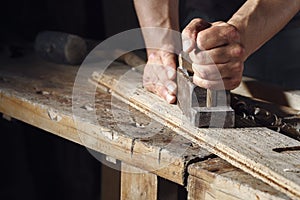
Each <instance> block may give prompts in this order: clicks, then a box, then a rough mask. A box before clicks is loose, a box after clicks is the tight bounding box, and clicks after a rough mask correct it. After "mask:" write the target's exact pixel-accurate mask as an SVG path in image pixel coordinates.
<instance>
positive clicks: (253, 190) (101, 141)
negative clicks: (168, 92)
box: [0, 56, 300, 200]
mask: <svg viewBox="0 0 300 200" xmlns="http://www.w3.org/2000/svg"><path fill="white" fill-rule="evenodd" d="M0 61H1V62H0V64H1V68H0V112H1V113H4V114H5V115H6V116H10V117H11V118H16V119H19V120H21V121H23V122H26V123H28V124H31V125H33V126H35V127H38V128H40V129H44V130H46V131H48V132H50V133H53V134H55V135H58V136H60V137H63V138H65V139H67V140H70V141H73V142H76V143H79V144H81V145H83V146H86V147H88V148H90V149H93V150H96V151H98V152H100V153H102V154H105V155H107V156H104V157H106V160H108V161H110V162H112V165H114V164H113V163H119V161H122V163H123V165H122V166H123V169H124V168H127V169H128V168H134V167H137V168H139V169H141V170H144V171H143V172H145V173H143V174H146V175H145V179H143V176H135V175H134V174H133V175H132V174H128V173H127V174H125V173H123V174H122V176H123V180H124V181H123V183H122V184H123V187H124V188H123V189H122V190H123V191H124V194H123V197H124V198H126V194H130V193H131V192H134V194H135V196H138V195H142V197H144V194H143V193H140V192H141V190H143V188H145V187H147V189H148V190H149V192H148V193H147V194H145V195H146V196H147V197H148V196H151V197H155V195H156V193H157V185H156V183H157V177H156V175H157V176H160V177H162V178H165V179H167V180H169V181H172V182H175V183H178V184H180V185H183V186H187V188H188V192H189V194H188V198H190V199H199V198H198V197H200V196H201V195H202V196H201V197H203V195H204V197H205V199H213V198H215V199H218V197H220V198H221V197H226V199H240V200H242V199H249V198H247V197H251V198H252V197H254V196H255V198H257V199H261V200H262V199H265V200H266V199H275V200H280V199H289V198H288V197H287V196H285V195H284V194H282V193H281V192H279V191H277V190H275V189H274V188H272V187H269V186H268V185H266V184H263V183H262V182H261V181H260V180H258V179H256V178H254V177H252V176H251V175H249V174H247V173H245V172H244V171H241V170H239V169H238V168H235V167H233V166H232V165H231V164H229V163H227V162H226V161H224V160H221V159H220V158H216V156H215V155H213V154H211V153H209V152H207V151H206V150H205V149H203V148H201V147H199V145H197V143H199V144H201V145H203V146H205V147H206V148H208V149H210V150H211V151H212V152H215V153H218V155H220V156H222V157H223V158H225V159H226V160H228V161H230V162H231V163H233V164H235V165H236V166H238V167H240V168H243V169H244V170H246V171H248V172H251V174H253V175H255V176H256V177H260V178H261V179H263V180H264V181H266V182H268V183H271V185H273V186H275V187H276V188H278V189H280V190H281V191H283V192H285V193H286V194H288V195H289V196H291V197H292V198H294V199H297V197H298V196H299V195H298V192H299V190H298V188H299V173H297V170H298V169H299V168H300V165H299V164H300V163H299V151H296V150H294V149H297V148H296V147H297V146H299V143H297V142H295V141H293V140H290V139H289V138H287V137H285V136H282V135H280V134H279V133H274V132H273V131H270V130H267V129H264V128H260V129H258V128H253V129H238V130H236V129H228V130H223V129H196V128H193V127H191V126H190V125H189V124H188V122H187V121H186V120H185V119H184V118H183V117H182V113H181V111H180V110H179V109H178V107H177V106H176V105H168V104H166V103H165V102H164V101H162V100H161V99H159V98H157V97H156V96H155V95H153V94H151V93H149V92H146V91H144V90H143V89H142V88H141V76H140V75H138V76H136V75H135V74H133V75H134V76H132V77H131V78H129V79H128V77H123V79H122V80H123V81H122V83H125V84H124V86H123V87H119V86H117V85H118V83H120V81H119V75H122V74H124V73H127V72H128V69H130V68H128V67H127V66H123V65H120V64H119V65H116V66H114V71H113V72H111V74H106V76H99V74H97V73H95V76H94V77H93V80H91V81H92V82H93V83H94V84H95V85H97V86H100V84H99V83H101V86H102V88H106V91H110V92H112V94H114V95H115V96H117V97H118V98H120V99H122V100H123V101H124V102H125V103H122V102H121V101H115V102H114V103H113V104H112V100H113V98H115V97H112V96H111V94H110V93H106V92H101V91H100V90H96V92H95V94H94V95H95V105H94V106H92V105H90V104H82V105H81V104H80V105H78V109H79V111H80V113H81V115H80V116H78V118H76V121H75V118H74V116H73V114H74V113H73V111H72V91H73V86H74V80H75V77H76V73H77V71H78V67H75V66H66V65H57V64H52V63H47V62H43V61H41V60H38V59H36V58H35V57H34V56H28V57H26V56H25V57H23V58H20V59H17V60H13V59H0ZM95 70H96V69H95ZM136 71H138V70H136ZM130 72H131V71H130V70H129V73H130ZM124 80H125V81H124ZM130 80H134V81H137V82H138V88H137V90H136V82H129V81H130ZM87 81H88V80H86V82H87ZM87 83H88V82H87ZM88 84H90V83H88ZM80 89H81V91H83V92H86V91H85V88H84V87H83V86H82V88H80ZM129 89H130V92H131V93H129V91H128V90H129ZM73 100H74V99H73ZM145 102H146V103H145ZM128 104H130V105H132V106H133V107H130V106H128ZM135 108H138V109H139V110H141V111H142V112H139V111H137V109H135ZM113 109H114V110H115V111H117V112H119V113H120V114H126V116H129V117H124V116H123V117H122V116H120V117H119V119H118V120H119V121H116V116H114V115H113V113H112V112H113V111H112V110H113ZM91 112H96V116H97V121H96V122H95V121H94V120H93V119H92V118H91V115H90V113H91ZM145 113H146V114H147V115H148V117H147V115H145ZM128 114H129V115H128ZM149 116H150V117H149ZM153 118H154V119H156V120H158V121H160V124H159V123H158V122H156V121H155V120H153ZM149 120H150V121H151V123H152V124H153V126H152V127H151V128H152V129H157V128H159V131H158V132H156V134H153V135H151V136H149V137H138V136H141V130H142V129H145V127H146V126H147V125H148V124H149ZM120 124H121V125H122V127H121V126H120ZM166 125H167V126H169V127H171V129H170V128H168V127H167V126H166ZM161 127H162V128H161ZM149 130H150V129H149ZM174 131H175V132H174ZM144 132H145V131H144ZM144 132H142V133H144ZM176 132H177V133H179V134H181V135H184V136H185V137H187V138H188V139H186V138H184V137H183V136H180V135H179V134H176ZM170 141H173V143H172V145H170ZM191 141H193V142H191ZM286 147H288V148H286ZM272 149H274V151H273V150H272ZM210 158H213V159H210ZM216 160H217V161H218V162H216ZM208 166H209V167H208ZM223 169H227V170H228V171H224V170H223ZM149 172H151V173H149ZM143 174H141V175H143ZM103 177H104V176H103ZM262 177H263V178H262ZM124 178H125V179H124ZM126 179H127V180H130V183H129V182H128V185H126V184H125V183H126ZM144 180H148V182H145V183H144V182H143V184H142V185H141V188H140V190H131V189H132V188H134V186H135V185H136V184H137V183H139V182H140V181H144ZM199 183H200V185H199ZM151 184H154V186H152V187H151V188H149V187H150V186H149V185H151ZM202 185H203V188H199V186H202ZM126 186H127V187H126ZM226 186H228V187H226ZM227 189H228V190H227Z"/></svg>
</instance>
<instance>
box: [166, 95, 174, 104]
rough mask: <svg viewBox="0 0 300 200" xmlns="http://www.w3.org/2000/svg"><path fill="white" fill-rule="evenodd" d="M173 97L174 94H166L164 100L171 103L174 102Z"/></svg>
mask: <svg viewBox="0 0 300 200" xmlns="http://www.w3.org/2000/svg"><path fill="white" fill-rule="evenodd" d="M174 98H175V97H174V96H172V95H170V94H168V95H167V98H166V100H167V102H168V103H173V102H174Z"/></svg>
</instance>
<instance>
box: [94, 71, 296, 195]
mask: <svg viewBox="0 0 300 200" xmlns="http://www.w3.org/2000/svg"><path fill="white" fill-rule="evenodd" d="M119 67H120V66H119ZM117 73H119V74H117ZM141 76H142V75H141V74H139V73H137V72H135V71H130V68H129V69H128V68H126V66H123V69H120V70H116V69H115V68H114V70H113V71H109V70H107V71H106V73H105V74H98V73H96V72H95V73H94V75H93V80H95V81H96V82H97V83H98V84H101V85H102V86H105V87H107V88H110V89H111V90H112V92H113V94H114V95H115V96H116V97H118V98H119V99H121V100H122V101H124V102H126V103H127V104H129V105H131V106H132V107H134V108H136V109H138V110H140V111H141V112H144V113H145V114H147V115H149V116H150V117H151V118H153V119H155V120H157V121H159V122H161V123H162V124H163V125H166V126H168V127H170V128H171V129H172V130H174V131H175V132H177V133H179V134H180V135H182V136H184V137H186V138H187V139H189V140H191V141H193V142H194V143H197V144H199V145H202V146H203V147H205V148H207V149H208V150H209V151H211V152H212V153H214V154H217V155H218V156H220V157H221V158H223V159H225V160H227V161H228V162H230V163H231V164H233V165H234V166H236V167H238V168H241V169H243V170H244V171H246V172H248V173H250V174H252V175H253V176H255V177H258V178H260V179H261V180H263V181H264V182H266V183H268V184H270V185H272V186H273V187H275V188H277V189H278V190H280V191H282V192H284V193H286V194H288V195H289V196H290V197H292V198H295V199H298V198H300V175H299V173H287V171H286V170H287V169H293V171H295V172H297V169H299V160H300V152H299V151H294V152H285V153H284V154H280V153H278V152H275V151H274V150H273V149H275V148H279V147H289V146H300V142H298V141H296V140H293V139H291V138H289V137H286V136H283V135H281V134H279V133H277V132H274V131H272V130H269V129H266V128H244V129H243V128H242V129H211V128H210V129H199V128H196V127H193V126H191V125H190V124H189V122H188V121H187V120H186V119H185V117H183V115H182V112H181V110H180V109H179V108H178V107H177V106H176V105H169V104H167V103H166V102H164V101H163V100H161V99H160V98H158V97H157V96H156V95H154V94H151V93H149V92H147V91H145V90H144V89H143V88H142V83H141V80H142V77H141ZM154 105H155V106H154Z"/></svg>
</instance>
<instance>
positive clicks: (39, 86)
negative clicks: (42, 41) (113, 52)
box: [0, 56, 259, 185]
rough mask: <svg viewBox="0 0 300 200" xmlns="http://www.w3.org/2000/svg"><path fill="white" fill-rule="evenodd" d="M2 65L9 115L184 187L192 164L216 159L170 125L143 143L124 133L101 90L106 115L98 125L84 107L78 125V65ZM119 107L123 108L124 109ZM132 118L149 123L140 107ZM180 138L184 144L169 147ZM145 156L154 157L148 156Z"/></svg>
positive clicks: (3, 107) (1, 96)
mask: <svg viewBox="0 0 300 200" xmlns="http://www.w3.org/2000/svg"><path fill="white" fill-rule="evenodd" d="M0 65H1V68H0V112H3V113H6V114H7V115H9V116H12V117H14V118H17V119H19V120H22V121H24V122H26V123H29V124H32V125H34V126H36V127H39V128H41V129H44V130H47V131H49V132H51V133H53V134H56V135H58V136H60V137H63V138H66V139H68V140H71V141H74V142H76V143H79V144H82V145H85V146H87V147H89V148H91V149H94V150H97V151H99V152H102V153H104V154H107V155H109V156H111V157H114V158H117V159H120V160H123V161H126V162H127V163H129V164H131V165H135V166H137V167H139V168H142V169H144V170H151V169H153V168H154V167H156V166H164V167H163V168H160V169H159V170H156V171H154V172H153V173H154V174H156V175H158V176H161V177H163V178H166V179H168V180H170V181H173V182H175V183H178V184H180V185H184V183H185V177H186V167H187V166H188V164H189V163H192V162H195V161H197V160H203V159H204V158H206V157H209V156H210V155H211V154H209V153H208V152H207V151H205V150H203V149H202V148H199V146H198V145H196V144H195V143H193V144H191V143H190V142H189V141H187V140H186V139H184V138H183V137H181V136H176V137H175V134H174V132H173V131H172V130H170V129H169V128H167V127H163V129H162V130H161V132H160V133H159V134H157V135H155V137H151V138H143V139H139V138H134V137H133V135H132V134H127V133H126V132H124V131H120V129H119V128H118V126H116V124H115V123H114V119H113V116H112V114H111V112H110V110H111V95H109V94H107V93H101V92H97V93H96V96H95V97H96V103H95V107H96V110H97V112H98V113H101V115H98V123H93V121H92V120H91V119H90V116H89V115H88V112H87V110H85V109H82V114H83V116H82V118H81V119H79V120H77V121H76V122H77V123H79V124H77V125H76V123H75V121H74V119H73V113H72V109H71V102H72V89H73V84H74V79H75V76H76V72H77V70H78V67H74V66H65V65H56V64H52V63H47V62H43V61H40V60H38V59H36V58H35V57H32V56H29V57H24V58H22V59H17V60H13V59H2V58H1V59H0ZM116 70H117V69H116ZM162 105H164V104H162ZM118 109H120V110H122V105H120V106H119V107H118ZM49 113H51V115H49ZM131 115H132V116H133V117H135V118H137V119H141V120H147V119H148V117H147V116H145V115H144V114H142V113H140V112H137V111H135V110H134V109H132V110H131ZM50 116H52V117H50ZM124 125H125V126H128V127H130V126H132V121H130V120H128V121H126V119H124ZM77 128H79V129H77ZM129 130H130V129H129ZM174 137H175V138H176V141H178V145H175V146H173V147H170V146H168V144H169V141H170V140H171V139H173V138H174ZM133 141H134V144H135V145H134V146H132V144H133ZM180 141H181V142H180ZM186 146H189V148H188V149H186ZM182 150H184V151H185V152H184V153H183V154H182V153H180V152H182ZM142 152H151V153H149V154H146V155H144V154H142ZM145 160H146V161H147V162H145ZM158 161H160V162H158ZM159 163H160V164H159ZM218 180H219V179H216V181H218ZM258 184H259V182H258Z"/></svg>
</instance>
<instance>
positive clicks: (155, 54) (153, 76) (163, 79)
mask: <svg viewBox="0 0 300 200" xmlns="http://www.w3.org/2000/svg"><path fill="white" fill-rule="evenodd" d="M175 77H176V56H175V55H174V54H173V53H168V52H165V51H162V50H157V51H152V52H150V53H149V55H148V61H147V64H146V66H145V70H144V76H143V85H144V87H145V88H146V89H147V90H149V91H151V92H153V93H155V94H157V95H159V96H160V97H162V98H163V99H165V100H166V101H167V102H168V103H174V102H175V101H176V96H175V95H176V90H177V86H176V83H175V82H174V79H175Z"/></svg>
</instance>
